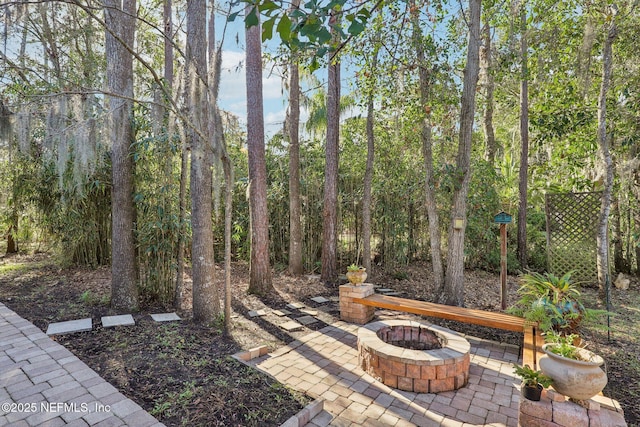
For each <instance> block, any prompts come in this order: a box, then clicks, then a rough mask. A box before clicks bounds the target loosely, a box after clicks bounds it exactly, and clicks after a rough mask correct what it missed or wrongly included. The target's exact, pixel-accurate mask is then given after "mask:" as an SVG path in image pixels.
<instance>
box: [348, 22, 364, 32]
mask: <svg viewBox="0 0 640 427" xmlns="http://www.w3.org/2000/svg"><path fill="white" fill-rule="evenodd" d="M347 31H348V32H349V34H351V35H352V36H357V35H358V34H360V33H361V32H363V31H364V24H363V23H362V22H360V21H356V20H354V21H353V22H352V23H351V25H349V29H348V30H347Z"/></svg>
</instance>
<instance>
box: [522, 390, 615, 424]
mask: <svg viewBox="0 0 640 427" xmlns="http://www.w3.org/2000/svg"><path fill="white" fill-rule="evenodd" d="M518 426H519V427H539V426H544V427H577V426H589V427H627V423H626V421H625V420H624V413H623V412H622V409H621V408H620V405H619V404H618V402H617V401H615V400H613V399H610V398H608V397H604V396H595V397H593V398H591V399H589V400H584V401H580V402H577V403H576V402H573V401H570V400H566V399H565V396H563V395H561V394H559V393H556V392H554V391H553V390H547V391H546V392H545V393H543V395H542V399H540V401H539V402H533V401H531V400H527V399H525V398H524V397H522V396H520V413H519V415H518Z"/></svg>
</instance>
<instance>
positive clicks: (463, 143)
mask: <svg viewBox="0 0 640 427" xmlns="http://www.w3.org/2000/svg"><path fill="white" fill-rule="evenodd" d="M469 12H470V13H469V46H468V50H467V65H466V67H465V70H464V81H463V89H462V105H461V110H460V138H459V141H458V156H457V159H456V168H457V176H459V177H460V178H459V179H460V181H459V186H457V189H456V191H455V193H454V195H453V207H452V209H451V225H450V226H449V244H448V252H447V272H446V274H445V279H444V289H443V292H442V293H441V295H440V298H439V301H440V302H441V303H445V304H449V305H458V306H462V305H464V232H465V227H466V215H467V193H468V192H469V180H470V178H471V166H470V163H471V139H472V138H471V137H472V134H473V116H474V112H475V101H476V86H477V84H478V73H479V70H480V64H479V62H480V61H479V50H480V12H481V0H469Z"/></svg>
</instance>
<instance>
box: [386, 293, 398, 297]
mask: <svg viewBox="0 0 640 427" xmlns="http://www.w3.org/2000/svg"><path fill="white" fill-rule="evenodd" d="M385 295H386V296H388V297H397V296H399V295H402V292H385Z"/></svg>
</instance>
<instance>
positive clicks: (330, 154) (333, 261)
mask: <svg viewBox="0 0 640 427" xmlns="http://www.w3.org/2000/svg"><path fill="white" fill-rule="evenodd" d="M336 22H337V18H336V15H335V13H334V14H333V15H332V16H331V18H330V23H331V25H334V24H336ZM332 31H334V30H333V27H332ZM329 55H330V57H331V56H332V55H333V52H330V53H329ZM327 84H328V87H327V145H326V150H325V169H324V206H323V209H322V219H323V222H322V271H321V274H320V278H321V280H323V281H325V282H330V283H333V282H335V281H336V279H337V278H338V270H337V268H338V267H337V258H338V257H337V252H338V235H337V233H338V231H337V230H338V146H339V140H340V62H339V61H338V58H337V57H334V58H333V59H330V60H329V68H328V77H327Z"/></svg>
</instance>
